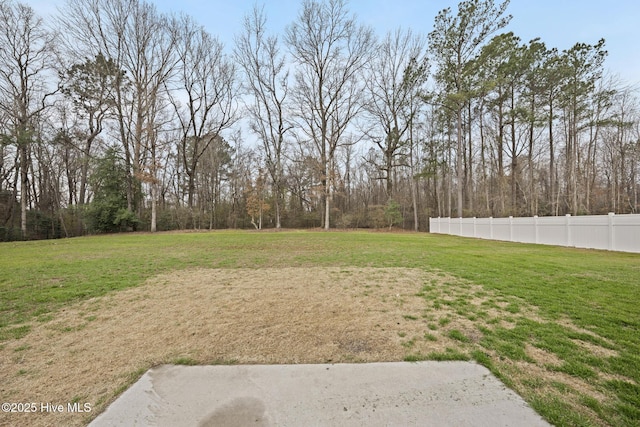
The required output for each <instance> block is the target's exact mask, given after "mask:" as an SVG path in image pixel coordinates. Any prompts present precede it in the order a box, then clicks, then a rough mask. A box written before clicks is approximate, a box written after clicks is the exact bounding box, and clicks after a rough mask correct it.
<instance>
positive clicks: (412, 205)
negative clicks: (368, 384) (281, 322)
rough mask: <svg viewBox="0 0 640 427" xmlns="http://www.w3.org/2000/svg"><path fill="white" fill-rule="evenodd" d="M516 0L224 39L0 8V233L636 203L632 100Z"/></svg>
mask: <svg viewBox="0 0 640 427" xmlns="http://www.w3.org/2000/svg"><path fill="white" fill-rule="evenodd" d="M508 4H509V1H508V0H506V1H503V2H496V1H494V0H465V1H462V2H461V3H460V4H458V6H457V9H455V10H454V9H451V8H447V9H444V10H442V11H441V12H439V13H438V14H437V16H436V17H435V18H434V23H433V26H432V30H431V31H430V32H428V33H419V32H416V31H414V30H410V29H397V30H395V31H391V32H389V33H387V34H386V35H384V36H377V35H376V33H375V32H374V30H373V29H372V28H370V27H367V26H366V25H363V24H362V23H361V22H359V21H358V19H357V17H356V16H355V15H354V14H352V13H351V12H350V11H349V9H348V3H347V2H346V1H345V0H322V1H312V0H303V2H302V3H301V5H300V7H299V11H298V14H297V17H296V18H295V20H294V21H293V22H291V23H290V24H289V25H288V26H287V27H286V28H285V29H284V31H282V32H281V33H274V32H270V31H269V29H268V27H267V16H266V14H265V12H264V9H263V8H260V7H257V6H256V7H254V8H253V10H251V11H249V12H248V13H247V14H246V16H245V18H244V21H243V23H242V26H241V27H240V28H239V29H238V32H237V33H236V34H235V38H234V43H233V46H226V47H225V46H223V44H222V43H221V42H220V40H219V39H218V38H217V37H216V36H214V35H211V34H210V33H209V32H207V31H206V30H205V29H204V27H203V26H202V25H200V24H199V23H198V22H196V21H195V20H194V18H192V17H190V16H188V15H185V14H164V13H160V12H159V11H158V10H157V9H156V8H155V6H154V5H153V4H152V3H149V2H146V1H144V0H67V2H66V3H65V4H64V6H63V7H62V8H61V9H60V11H59V13H58V14H57V15H56V16H54V17H51V18H50V19H49V21H47V22H45V21H44V19H43V18H42V17H40V16H38V15H37V14H36V13H35V11H34V10H33V9H32V8H31V7H29V6H28V5H27V4H25V3H20V2H18V1H15V0H0V240H14V239H32V238H54V237H65V236H77V235H83V234H90V233H99V232H118V231H127V230H147V231H152V232H153V231H157V230H171V229H189V228H196V229H202V228H206V229H215V228H253V227H255V228H262V227H269V228H280V227H322V228H324V229H329V228H333V227H338V228H353V227H392V226H394V225H395V226H398V227H402V228H405V229H412V230H425V229H427V227H428V218H429V217H437V216H465V217H466V216H479V217H480V216H494V217H501V216H509V215H513V216H525V215H563V214H566V213H570V214H572V215H580V214H602V213H607V212H616V213H637V212H638V210H639V208H640V203H639V201H638V193H639V192H640V179H639V177H638V174H639V172H640V168H639V167H640V116H639V111H638V107H639V105H640V104H639V102H638V99H637V96H636V91H635V90H634V88H633V87H632V86H630V85H628V84H626V83H625V82H623V81H621V80H620V79H618V78H616V77H615V76H612V75H610V74H609V73H607V71H606V69H605V60H606V56H607V52H606V50H605V41H604V40H599V41H597V42H596V43H594V44H588V43H583V42H577V43H576V44H575V45H574V46H572V47H571V48H569V49H566V50H562V51H561V50H559V49H557V48H553V47H548V46H547V45H546V44H545V43H544V42H543V41H542V40H541V39H539V38H538V39H534V40H530V41H523V40H521V39H520V38H519V37H518V36H517V35H516V34H514V33H512V32H507V31H505V29H506V27H507V25H508V23H509V21H510V19H511V16H510V15H509V14H508V13H507V11H508Z"/></svg>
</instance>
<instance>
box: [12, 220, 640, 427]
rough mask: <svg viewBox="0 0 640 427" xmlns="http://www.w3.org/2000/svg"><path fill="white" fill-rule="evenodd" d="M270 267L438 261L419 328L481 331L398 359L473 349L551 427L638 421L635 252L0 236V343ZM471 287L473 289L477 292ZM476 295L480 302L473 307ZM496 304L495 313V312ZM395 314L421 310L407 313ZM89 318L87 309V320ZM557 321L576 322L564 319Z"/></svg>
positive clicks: (348, 241)
mask: <svg viewBox="0 0 640 427" xmlns="http://www.w3.org/2000/svg"><path fill="white" fill-rule="evenodd" d="M279 266H282V267H291V266H299V267H308V266H333V267H351V266H355V267H367V266H370V267H408V268H420V269H424V270H427V271H431V272H435V273H436V274H437V275H439V276H440V278H442V279H444V280H445V281H446V285H444V286H443V285H440V284H439V281H438V280H432V281H431V282H430V283H424V284H419V285H424V286H423V288H422V291H421V293H420V295H421V297H422V298H424V300H425V310H426V312H427V313H428V310H429V309H431V308H433V309H438V310H448V311H447V313H449V314H448V315H447V316H446V317H434V318H430V322H429V323H427V324H425V333H426V334H425V338H423V339H425V340H429V339H431V340H432V339H433V337H435V335H432V334H430V333H427V332H428V331H434V333H435V331H438V330H439V329H440V328H442V327H446V326H447V325H448V324H449V323H450V322H453V324H455V317H456V316H461V317H463V318H465V319H466V320H467V321H472V322H474V323H475V324H476V325H477V329H478V330H479V333H480V334H481V336H480V338H478V339H477V340H476V341H473V342H470V341H469V339H468V337H466V336H465V335H463V334H461V333H459V332H457V331H455V330H452V331H450V332H449V333H448V334H449V335H448V338H451V339H452V342H454V343H455V345H457V346H458V348H456V349H449V350H448V351H446V352H443V353H432V354H425V355H421V354H413V355H411V354H410V355H407V360H424V359H430V360H464V359H465V358H467V359H468V358H470V357H472V358H473V359H475V360H476V361H478V362H479V363H482V364H483V365H485V366H487V367H488V368H489V369H490V370H491V371H492V372H493V373H494V374H496V375H497V376H498V377H499V378H500V379H501V380H502V381H504V382H505V384H507V385H508V386H510V387H512V388H514V389H515V390H516V391H518V392H519V393H520V394H521V395H522V396H523V397H524V398H525V399H526V400H527V401H528V402H529V403H530V404H531V405H532V406H533V407H534V408H535V409H536V410H537V411H538V412H540V413H541V414H542V415H543V416H544V417H545V418H546V419H547V420H549V421H550V422H552V423H554V424H556V425H589V424H596V425H597V424H603V423H604V424H608V425H621V426H626V425H628V426H631V425H639V424H640V410H639V409H638V408H640V398H639V397H638V396H640V389H639V384H640V369H639V368H638V367H639V366H640V255H639V254H628V253H614V252H605V251H591V250H580V249H572V248H559V247H550V246H536V245H523V244H515V243H505V242H492V241H484V240H473V239H464V238H458V237H453V236H443V235H429V234H412V233H397V234H396V233H374V232H349V233H345V232H336V233H324V232H317V231H284V232H277V233H275V232H265V233H257V232H236V231H218V232H213V233H160V234H125V235H108V236H96V237H85V238H74V239H65V240H50V241H37V242H12V243H0V342H2V341H7V340H12V339H17V338H20V337H22V336H24V335H26V334H28V333H29V331H30V326H29V325H28V322H29V321H32V320H40V321H46V320H47V319H51V318H52V317H55V313H56V311H57V310H58V309H60V308H61V307H63V306H66V305H68V304H69V303H72V302H74V301H81V300H86V299H88V298H92V297H96V296H100V295H104V294H106V293H109V292H113V291H117V290H120V289H125V288H128V287H133V286H138V285H140V284H142V283H144V281H145V280H146V279H147V278H150V277H153V276H155V275H157V274H160V273H163V272H168V271H172V270H177V269H188V268H197V267H205V268H261V267H279ZM451 276H453V277H454V278H457V281H456V280H450V278H451ZM469 284H475V285H480V286H481V287H482V288H481V290H479V291H476V293H475V294H474V293H473V291H471V290H470V289H471V288H470V287H469V286H468V285H469ZM473 297H475V298H485V300H484V301H483V302H482V303H481V304H478V305H474V304H472V303H471V300H472V298H473ZM530 307H535V308H537V311H536V316H530V315H529V314H527V313H528V312H527V310H528V309H529V308H530ZM496 310H501V313H503V314H502V315H500V317H495V314H492V313H493V312H494V311H496ZM405 319H406V320H408V321H415V322H418V321H420V319H418V318H417V317H415V316H410V315H406V316H405ZM94 320H95V318H94V317H92V315H91V314H90V313H88V314H87V321H94ZM505 321H508V322H506V323H505ZM567 321H568V322H570V323H572V324H573V325H575V326H576V327H578V328H580V329H582V331H580V330H575V328H574V329H571V328H569V327H567V326H566V322H567ZM445 329H446V328H445ZM445 334H446V332H445ZM421 339H422V338H421ZM579 342H584V343H589V344H591V345H595V346H599V347H602V348H604V349H608V350H610V351H611V355H606V354H605V355H594V354H592V353H590V352H588V351H585V350H584V348H582V347H581V346H580V345H579ZM527 348H536V349H539V350H540V351H543V352H546V354H549V355H552V356H553V357H554V358H556V359H557V360H559V362H560V363H556V364H548V365H540V364H539V363H538V365H539V366H540V367H541V368H542V369H544V370H546V371H547V372H551V373H554V374H555V375H566V376H568V377H569V378H575V379H576V380H580V381H583V382H584V383H585V384H587V385H588V386H589V387H592V388H593V389H594V390H597V391H598V392H599V393H602V394H604V395H606V396H607V399H606V401H598V400H594V399H593V397H591V396H589V395H585V394H584V393H583V392H582V391H575V390H573V389H572V388H571V387H567V388H566V389H563V390H564V391H561V390H560V389H561V388H562V387H558V385H557V384H558V381H556V380H546V379H544V378H538V377H535V376H533V374H527V373H524V374H522V372H521V371H522V370H520V371H519V370H518V369H516V368H513V367H512V365H513V364H517V363H525V364H526V363H529V364H532V363H535V362H536V361H535V360H532V358H531V357H530V355H529V354H527V351H526V349H527ZM185 362H187V361H186V360H185ZM520 375H525V377H524V378H521V377H520ZM526 375H529V376H526ZM554 384H555V385H554ZM563 384H564V383H563ZM540 390H544V391H545V392H542V391H540ZM585 420H586V421H585Z"/></svg>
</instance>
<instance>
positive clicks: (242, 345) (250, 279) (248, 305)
mask: <svg viewBox="0 0 640 427" xmlns="http://www.w3.org/2000/svg"><path fill="white" fill-rule="evenodd" d="M448 279H449V278H447V277H442V276H436V275H434V274H430V273H427V272H424V271H422V270H418V269H396V268H393V269H372V268H368V269H360V268H304V269H303V268H284V269H260V270H255V269H228V270H221V269H215V270H214V269H211V270H206V269H202V270H189V271H179V272H174V273H171V274H166V275H162V276H158V277H155V278H154V279H152V280H149V281H148V283H147V284H145V285H143V286H140V287H138V288H134V289H128V290H125V291H121V292H118V293H115V294H111V295H108V296H105V297H102V298H99V299H92V300H88V301H85V302H82V303H79V304H75V305H73V306H70V307H68V308H67V309H65V310H62V311H60V312H58V313H55V314H54V316H53V318H52V320H50V321H48V322H46V323H37V322H34V323H33V324H32V330H31V332H30V333H29V334H28V335H26V336H25V337H23V338H21V339H18V340H13V341H9V342H7V343H6V345H4V347H2V348H0V367H1V368H2V369H0V384H1V385H0V392H1V394H2V396H3V400H5V401H14V402H38V404H40V402H52V403H55V404H64V405H65V408H66V404H67V403H68V402H80V403H90V404H91V405H92V412H91V414H89V415H87V414H84V415H79V414H70V413H67V412H66V411H65V413H62V414H50V413H49V414H0V425H30V426H44V425H52V424H56V425H83V424H86V423H87V422H88V420H90V419H91V418H93V417H94V416H95V415H96V414H97V413H98V412H100V411H101V410H103V409H104V407H106V405H107V404H108V403H110V401H111V400H113V399H114V398H115V397H116V396H117V394H119V393H120V392H122V391H123V390H124V389H125V388H126V387H127V386H128V385H129V384H130V383H131V382H132V381H134V380H136V379H137V378H138V376H139V375H141V374H142V373H143V372H144V371H146V370H147V369H148V368H150V367H151V366H154V365H157V364H161V363H172V362H173V363H198V364H211V363H243V364H254V363H255V364H264V363H327V362H333V363H339V362H373V361H397V360H402V359H403V358H404V357H405V356H406V355H407V354H410V353H422V354H427V353H430V352H437V351H443V350H444V349H445V348H446V347H448V346H454V347H455V343H454V342H452V341H451V340H450V339H449V338H447V337H446V336H445V334H444V330H439V331H432V330H429V329H428V327H427V325H428V322H429V321H428V319H427V318H430V319H437V318H439V317H440V316H442V315H443V313H446V311H447V308H446V307H443V309H442V310H441V312H439V311H438V310H434V309H432V308H430V309H429V310H428V313H429V315H428V316H426V315H425V309H426V307H427V304H426V301H425V298H423V297H422V296H419V292H420V290H421V288H422V286H423V285H424V284H425V283H427V282H429V283H435V282H436V281H437V282H441V281H444V280H448ZM452 319H453V320H452V321H451V323H450V324H449V325H447V326H448V327H449V328H454V327H460V329H463V330H466V329H467V328H468V327H469V325H466V324H464V325H463V324H460V325H458V324H457V323H456V320H455V318H452ZM463 326H464V327H463ZM427 333H428V334H429V335H430V336H431V339H424V337H425V334H427ZM434 335H436V336H437V339H435V340H434V339H433V336H434Z"/></svg>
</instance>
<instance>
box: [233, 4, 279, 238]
mask: <svg viewBox="0 0 640 427" xmlns="http://www.w3.org/2000/svg"><path fill="white" fill-rule="evenodd" d="M266 22H267V18H266V16H265V14H264V10H263V9H258V8H257V7H254V8H253V11H252V12H251V14H249V15H247V16H246V17H245V20H244V32H243V33H241V34H240V35H239V36H238V37H237V38H236V49H235V57H236V60H237V61H238V63H239V64H240V65H241V66H242V69H243V70H244V73H245V75H246V83H247V86H248V89H249V92H250V93H251V95H252V96H253V103H251V104H250V105H249V106H248V111H249V114H250V116H251V130H252V131H253V132H254V133H255V134H256V135H257V136H258V138H259V139H260V141H261V142H262V148H263V151H264V155H265V160H266V163H267V170H268V172H269V175H270V177H271V182H272V184H273V193H274V205H275V215H276V228H280V227H281V223H280V207H281V204H282V203H281V198H282V190H283V183H282V179H283V176H282V175H283V169H284V167H283V148H284V144H285V136H286V134H287V132H288V131H289V130H290V129H291V125H290V124H288V123H287V122H286V120H285V102H286V101H287V95H288V93H289V72H288V70H287V68H286V63H285V60H286V58H285V56H284V55H283V54H282V53H281V52H280V44H279V40H278V38H277V37H275V36H273V37H269V36H267V34H266Z"/></svg>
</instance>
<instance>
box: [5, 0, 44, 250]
mask: <svg viewBox="0 0 640 427" xmlns="http://www.w3.org/2000/svg"><path fill="white" fill-rule="evenodd" d="M54 47H55V37H54V35H53V34H52V33H51V32H49V31H47V29H46V28H45V25H44V22H43V21H42V19H41V18H40V17H39V16H37V15H36V14H35V12H34V11H33V9H32V8H31V7H29V6H27V5H25V4H23V3H18V2H14V1H12V0H1V2H0V110H1V111H2V114H3V115H5V116H6V118H7V121H8V123H9V125H10V132H9V134H10V139H11V141H12V143H13V144H15V145H16V147H17V149H18V168H19V171H20V211H21V215H20V228H21V230H22V235H23V238H24V237H26V235H27V206H28V199H29V187H30V183H29V170H28V169H29V163H30V150H31V144H32V142H33V139H34V136H35V132H36V126H35V125H34V121H35V119H36V118H37V117H38V116H39V115H40V114H41V113H42V111H43V110H44V109H45V108H47V107H48V106H49V105H48V104H47V102H48V101H47V100H48V99H49V97H50V95H52V94H53V92H55V90H53V91H52V90H51V88H49V87H47V78H46V76H47V73H50V72H51V71H52V69H53V65H54V61H55V50H54Z"/></svg>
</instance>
